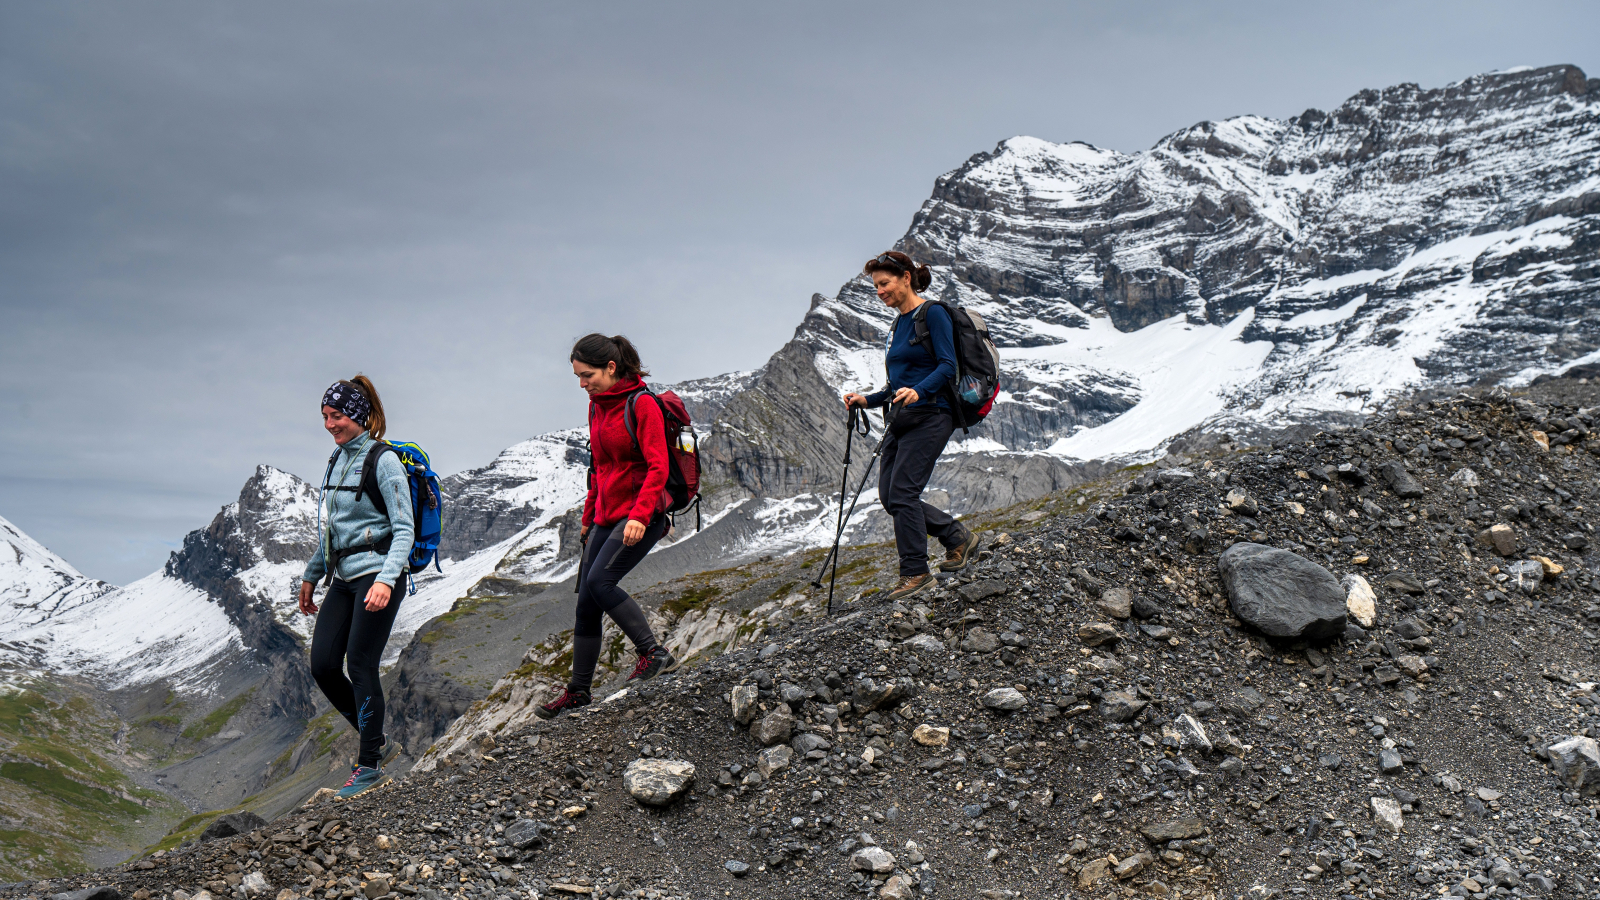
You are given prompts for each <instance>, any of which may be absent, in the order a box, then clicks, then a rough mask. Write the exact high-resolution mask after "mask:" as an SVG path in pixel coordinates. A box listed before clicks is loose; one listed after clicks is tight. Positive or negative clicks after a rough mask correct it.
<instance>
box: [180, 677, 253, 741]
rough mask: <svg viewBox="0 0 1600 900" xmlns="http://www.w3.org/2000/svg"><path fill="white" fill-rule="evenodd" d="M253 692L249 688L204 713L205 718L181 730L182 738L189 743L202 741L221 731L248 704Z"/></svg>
mask: <svg viewBox="0 0 1600 900" xmlns="http://www.w3.org/2000/svg"><path fill="white" fill-rule="evenodd" d="M255 692H256V689H255V688H251V689H250V690H248V691H245V692H244V693H242V694H240V695H239V696H237V697H234V698H233V699H232V700H229V701H228V702H227V703H224V704H222V705H221V706H219V707H217V708H216V709H213V710H212V711H211V712H209V713H206V715H205V718H203V719H201V720H200V721H198V722H196V723H194V724H193V725H190V726H189V727H188V728H185V729H184V730H183V736H184V737H186V738H188V739H189V740H191V741H203V740H205V739H206V738H209V737H212V736H213V735H215V734H216V733H217V732H219V731H221V730H222V726H224V725H226V724H228V720H229V719H231V718H233V717H234V716H236V715H238V714H239V710H241V709H244V705H245V704H246V703H248V702H250V695H251V694H254V693H255Z"/></svg>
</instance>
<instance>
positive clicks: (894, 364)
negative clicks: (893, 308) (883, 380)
mask: <svg viewBox="0 0 1600 900" xmlns="http://www.w3.org/2000/svg"><path fill="white" fill-rule="evenodd" d="M924 302H926V301H924ZM914 314H915V310H913V311H912V313H908V314H906V315H901V316H898V317H896V318H895V320H894V326H893V327H892V328H891V329H890V331H889V346H888V353H887V355H886V357H885V362H886V363H887V367H888V369H889V386H888V387H887V388H885V389H883V390H881V391H878V392H876V393H873V394H868V395H867V405H868V406H869V407H874V406H883V405H884V404H886V403H888V402H889V401H890V400H891V399H893V398H894V393H895V391H898V390H900V389H901V388H903V387H909V388H911V389H913V390H915V391H916V392H917V402H916V403H913V404H911V406H912V407H925V406H942V407H945V408H946V409H948V408H949V407H950V402H949V401H948V400H946V399H945V396H944V389H945V386H946V385H948V384H949V383H950V382H951V381H952V380H953V379H954V378H955V377H956V333H955V332H956V329H955V323H953V322H951V321H950V313H949V312H948V311H947V310H946V309H945V308H944V307H942V306H940V305H938V304H936V303H934V304H929V306H928V312H927V322H928V341H927V343H923V344H915V343H912V341H913V340H914V339H915V338H916V336H917V335H916V329H915V328H914V327H913V326H912V323H911V317H912V315H914ZM928 344H932V345H933V346H932V347H929V346H928Z"/></svg>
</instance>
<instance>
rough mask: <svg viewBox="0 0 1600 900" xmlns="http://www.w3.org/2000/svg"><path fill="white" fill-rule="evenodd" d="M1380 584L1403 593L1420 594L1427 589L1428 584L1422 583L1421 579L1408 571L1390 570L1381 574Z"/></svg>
mask: <svg viewBox="0 0 1600 900" xmlns="http://www.w3.org/2000/svg"><path fill="white" fill-rule="evenodd" d="M1380 584H1382V585H1383V586H1384V587H1386V588H1390V589H1392V590H1396V591H1400V592H1401V593H1403V594H1422V593H1426V592H1427V590H1428V586H1427V585H1425V584H1423V583H1422V579H1420V578H1418V577H1417V576H1415V575H1412V574H1410V573H1408V572H1390V573H1389V574H1387V575H1385V576H1383V580H1382V581H1381V582H1380Z"/></svg>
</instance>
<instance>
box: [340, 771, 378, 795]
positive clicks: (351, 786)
mask: <svg viewBox="0 0 1600 900" xmlns="http://www.w3.org/2000/svg"><path fill="white" fill-rule="evenodd" d="M388 781H389V776H387V775H385V774H383V770H382V769H374V768H372V767H371V766H356V767H355V769H353V770H352V771H351V772H350V780H349V781H346V782H345V783H344V787H342V788H340V789H339V799H340V800H349V799H350V798H351V797H354V796H356V795H358V794H362V793H365V792H366V791H369V790H371V789H373V788H375V787H377V786H378V785H380V784H386V783H387V782H388Z"/></svg>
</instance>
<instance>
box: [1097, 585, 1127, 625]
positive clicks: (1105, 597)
mask: <svg viewBox="0 0 1600 900" xmlns="http://www.w3.org/2000/svg"><path fill="white" fill-rule="evenodd" d="M1098 605H1099V607H1100V609H1101V611H1102V612H1104V613H1105V614H1106V615H1108V616H1110V617H1112V618H1113V619H1126V618H1127V617H1129V616H1131V615H1133V594H1132V593H1131V592H1129V590H1128V589H1127V588H1111V589H1109V590H1107V591H1105V592H1103V593H1101V594H1100V602H1099V604H1098Z"/></svg>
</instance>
